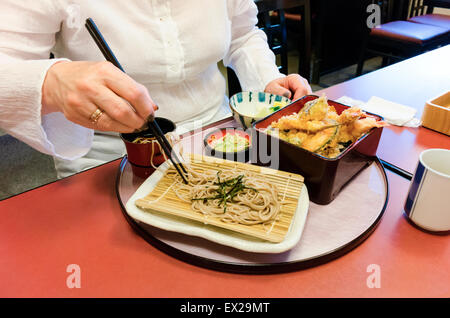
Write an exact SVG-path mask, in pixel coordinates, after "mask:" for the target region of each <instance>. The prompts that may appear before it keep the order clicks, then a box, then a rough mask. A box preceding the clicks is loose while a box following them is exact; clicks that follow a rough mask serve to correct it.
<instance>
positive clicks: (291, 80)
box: [264, 74, 312, 100]
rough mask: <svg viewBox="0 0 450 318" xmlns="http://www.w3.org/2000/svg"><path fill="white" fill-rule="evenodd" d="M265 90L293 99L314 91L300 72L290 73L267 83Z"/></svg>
mask: <svg viewBox="0 0 450 318" xmlns="http://www.w3.org/2000/svg"><path fill="white" fill-rule="evenodd" d="M264 91H265V92H267V93H272V94H276V95H281V96H284V97H287V98H290V99H292V100H297V99H299V98H301V97H303V96H305V95H308V94H311V93H312V90H311V86H309V83H308V81H307V80H306V79H305V78H303V77H301V76H300V75H298V74H290V75H288V76H285V77H281V78H277V79H275V80H273V81H271V82H270V83H269V84H267V86H266V88H265V90H264Z"/></svg>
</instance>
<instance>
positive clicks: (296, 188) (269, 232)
mask: <svg viewBox="0 0 450 318" xmlns="http://www.w3.org/2000/svg"><path fill="white" fill-rule="evenodd" d="M188 156H189V155H188ZM190 157H191V158H190V159H191V167H192V168H193V169H194V170H197V171H206V170H213V171H214V172H215V171H218V170H221V171H225V170H232V169H235V168H237V169H239V170H243V171H251V172H252V173H254V174H256V175H258V176H260V177H261V178H262V179H264V180H265V181H269V182H270V183H272V184H275V185H276V186H277V188H278V198H279V200H280V203H281V210H280V212H279V214H278V216H277V218H276V220H275V221H272V222H271V223H268V224H256V225H243V224H234V223H226V222H223V221H221V220H220V218H217V217H213V216H208V217H206V216H204V215H203V214H202V213H200V212H196V211H194V210H192V209H191V204H190V203H189V202H184V201H182V200H180V199H179V198H178V197H177V196H176V195H175V193H174V191H173V190H172V189H170V190H168V188H169V187H170V186H171V185H172V184H173V179H172V178H169V177H166V176H167V173H168V172H169V171H172V170H175V169H174V167H173V166H171V167H170V168H169V169H168V170H167V172H166V174H165V175H164V176H163V177H162V178H161V180H160V181H159V182H158V184H157V185H156V187H155V188H154V189H153V191H152V192H151V193H149V194H148V195H147V196H145V197H144V198H141V199H138V200H136V203H135V204H136V206H137V207H139V208H141V209H144V210H148V211H149V212H151V211H156V212H163V213H167V214H171V215H175V216H178V217H184V218H188V219H191V220H196V221H199V222H202V223H204V224H210V225H214V226H218V227H221V228H225V229H228V230H231V231H235V232H239V233H242V234H246V235H249V236H252V237H256V238H260V239H263V240H266V241H270V242H274V243H278V242H281V241H283V239H284V237H285V236H286V234H287V232H288V231H289V227H290V225H291V222H292V219H293V217H294V214H295V212H296V209H297V204H298V200H299V197H300V192H301V190H302V187H303V180H304V179H303V177H302V176H301V175H298V174H293V173H288V172H284V171H278V170H274V169H269V168H265V167H258V166H254V165H250V164H244V163H240V162H234V161H228V160H223V159H218V158H213V157H208V156H202V155H196V154H191V155H190Z"/></svg>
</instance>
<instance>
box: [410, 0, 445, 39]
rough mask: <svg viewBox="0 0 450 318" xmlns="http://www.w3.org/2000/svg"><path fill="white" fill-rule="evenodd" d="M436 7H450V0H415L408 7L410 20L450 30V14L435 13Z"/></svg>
mask: <svg viewBox="0 0 450 318" xmlns="http://www.w3.org/2000/svg"><path fill="white" fill-rule="evenodd" d="M435 7H440V8H447V9H450V0H437V1H433V0H413V1H411V6H410V7H409V8H408V9H409V10H408V15H407V17H408V21H410V22H416V23H422V24H429V25H434V26H437V27H441V28H444V29H446V30H448V31H450V16H449V15H445V14H439V13H433V11H434V8H435Z"/></svg>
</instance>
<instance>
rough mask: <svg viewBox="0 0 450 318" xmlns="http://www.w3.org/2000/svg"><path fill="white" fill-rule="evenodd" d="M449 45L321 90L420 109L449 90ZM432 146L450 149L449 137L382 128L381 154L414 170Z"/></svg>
mask: <svg viewBox="0 0 450 318" xmlns="http://www.w3.org/2000/svg"><path fill="white" fill-rule="evenodd" d="M449 70H450V45H447V46H445V47H442V48H440V49H437V50H434V51H430V52H428V53H425V54H422V55H419V56H417V57H414V58H411V59H408V60H405V61H402V62H399V63H397V64H393V65H390V66H388V67H385V68H383V69H380V70H378V71H375V72H371V73H368V74H366V75H363V76H360V77H357V78H355V79H352V80H350V81H347V82H344V83H341V84H338V85H335V86H332V87H329V88H327V89H324V90H321V91H318V92H317V93H316V94H319V95H320V94H322V93H325V94H326V95H327V96H328V98H330V99H338V98H340V97H342V96H348V97H351V98H353V99H357V100H361V101H364V102H367V101H368V100H369V99H370V98H371V97H372V96H378V97H381V98H383V99H386V100H389V101H392V102H396V103H400V104H403V105H406V106H409V107H413V108H415V109H416V110H417V114H416V117H417V118H419V119H420V118H421V117H422V112H423V108H424V106H425V103H426V102H427V101H429V100H431V99H433V98H435V97H437V96H440V95H442V94H443V93H445V92H446V91H448V90H449V89H450V73H449ZM430 148H444V149H450V137H449V136H447V135H445V134H442V133H438V132H435V131H433V130H430V129H428V128H424V127H419V128H406V127H397V126H390V127H386V128H384V130H383V135H382V137H381V140H380V145H379V147H378V153H377V154H378V156H379V157H380V158H381V159H383V160H385V161H387V162H389V163H391V164H393V165H396V166H397V167H400V168H402V169H403V170H406V171H408V172H410V173H414V170H415V168H416V165H417V162H418V159H419V154H420V153H421V152H422V151H423V150H425V149H430Z"/></svg>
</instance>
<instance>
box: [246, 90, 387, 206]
mask: <svg viewBox="0 0 450 318" xmlns="http://www.w3.org/2000/svg"><path fill="white" fill-rule="evenodd" d="M316 98H318V96H314V95H307V96H305V97H303V98H301V99H299V100H297V101H295V102H293V103H292V104H290V105H288V106H286V107H284V108H282V109H280V110H279V111H277V112H275V113H273V114H271V115H269V116H267V117H265V118H263V119H261V120H259V121H257V122H256V123H254V124H253V126H252V129H253V134H252V135H253V137H252V138H253V140H252V142H253V145H255V144H256V145H257V147H254V148H253V151H252V162H254V163H257V164H259V165H263V166H270V167H271V168H275V169H280V170H283V171H288V172H293V173H298V174H301V175H302V176H303V177H304V178H305V185H306V186H307V188H308V193H309V196H310V200H311V201H312V202H314V203H317V204H328V203H330V202H331V201H333V199H334V198H335V197H336V196H337V195H338V194H339V191H340V190H341V189H342V188H343V187H344V186H345V185H346V184H347V183H348V182H350V181H351V179H352V178H353V177H354V176H355V175H356V174H357V173H358V172H360V171H361V170H362V169H364V168H365V167H366V166H368V165H370V164H371V163H372V162H373V161H374V160H375V159H376V157H375V155H376V152H377V148H378V143H379V141H380V137H381V133H382V130H383V128H382V127H380V128H373V129H372V130H370V131H369V132H368V133H366V134H365V135H363V136H362V137H361V138H359V139H358V140H357V141H355V142H354V143H353V144H351V145H350V146H348V147H347V148H346V149H345V150H344V151H342V152H341V153H340V154H339V156H337V157H335V158H326V157H324V156H321V155H318V154H316V153H313V152H311V151H308V150H305V149H303V148H301V147H299V146H296V145H294V144H291V143H289V142H286V141H284V140H281V139H279V138H278V137H276V136H272V135H269V134H266V133H265V132H264V130H265V129H266V128H267V127H268V126H269V125H270V124H271V123H272V122H274V121H277V120H278V119H280V118H281V117H283V116H286V115H291V114H294V113H298V112H299V111H300V110H301V109H302V108H303V106H304V105H305V104H306V103H307V102H309V101H312V100H314V99H316ZM328 104H329V105H331V106H334V108H335V109H336V111H337V113H338V114H340V113H342V112H343V111H344V110H345V109H347V108H349V106H346V105H343V104H340V103H337V102H334V101H331V100H328ZM368 114H370V115H371V116H373V117H375V118H376V119H377V120H383V118H382V117H380V116H377V115H374V114H371V113H368ZM273 138H276V139H277V140H272V139H273ZM274 145H276V148H278V150H277V149H271V148H273V147H275V146H274ZM261 147H263V148H264V147H265V148H268V149H267V151H261ZM273 151H279V154H278V155H277V154H276V153H273V154H272V152H273ZM266 152H267V153H266ZM272 155H273V156H272ZM267 158H276V161H277V162H274V160H272V161H271V162H267ZM275 165H278V167H275Z"/></svg>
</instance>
